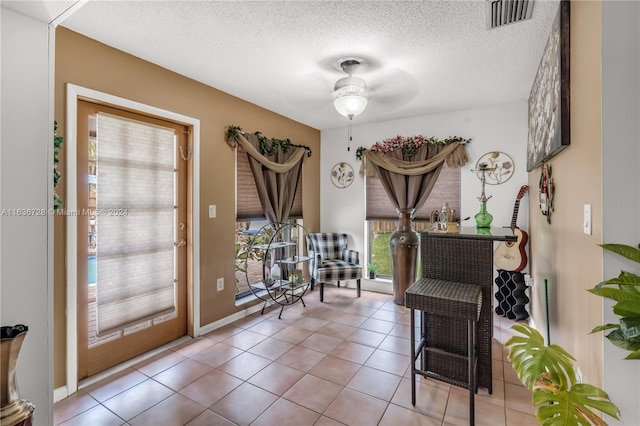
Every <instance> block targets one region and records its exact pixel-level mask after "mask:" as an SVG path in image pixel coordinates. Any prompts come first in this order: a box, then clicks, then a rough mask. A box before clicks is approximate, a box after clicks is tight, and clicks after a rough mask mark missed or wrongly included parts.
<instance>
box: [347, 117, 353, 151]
mask: <svg viewBox="0 0 640 426" xmlns="http://www.w3.org/2000/svg"><path fill="white" fill-rule="evenodd" d="M347 129H348V133H349V139H348V140H347V151H351V141H352V140H353V138H352V137H351V118H349V124H348V125H347Z"/></svg>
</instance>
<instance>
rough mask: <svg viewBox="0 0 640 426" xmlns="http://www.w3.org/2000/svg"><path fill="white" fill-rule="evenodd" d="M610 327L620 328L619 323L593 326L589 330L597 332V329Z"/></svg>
mask: <svg viewBox="0 0 640 426" xmlns="http://www.w3.org/2000/svg"><path fill="white" fill-rule="evenodd" d="M612 328H620V324H605V325H599V326H597V327H596V328H594V329H593V330H591V333H597V332H599V331H605V330H611V329H612Z"/></svg>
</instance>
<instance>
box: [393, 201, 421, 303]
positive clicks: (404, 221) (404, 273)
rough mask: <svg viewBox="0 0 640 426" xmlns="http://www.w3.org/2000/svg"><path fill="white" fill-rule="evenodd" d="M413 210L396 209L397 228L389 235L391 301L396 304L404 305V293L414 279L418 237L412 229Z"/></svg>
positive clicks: (418, 243)
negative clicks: (391, 278)
mask: <svg viewBox="0 0 640 426" xmlns="http://www.w3.org/2000/svg"><path fill="white" fill-rule="evenodd" d="M413 212H414V209H397V213H398V229H397V230H395V231H394V232H393V233H392V234H391V237H389V250H390V251H391V272H392V275H393V302H394V303H395V304H396V305H404V293H405V291H407V288H409V286H410V285H411V284H413V282H414V281H415V280H416V266H417V263H418V247H419V245H420V239H419V238H418V233H417V232H415V231H414V230H413V221H412V219H413Z"/></svg>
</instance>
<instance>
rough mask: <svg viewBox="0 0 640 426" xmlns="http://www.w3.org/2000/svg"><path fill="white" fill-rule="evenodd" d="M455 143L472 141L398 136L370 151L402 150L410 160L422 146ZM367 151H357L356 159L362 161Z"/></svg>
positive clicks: (377, 144) (458, 137) (374, 145)
mask: <svg viewBox="0 0 640 426" xmlns="http://www.w3.org/2000/svg"><path fill="white" fill-rule="evenodd" d="M454 142H461V143H463V144H468V143H469V142H471V139H465V138H462V137H460V136H449V137H448V138H446V139H443V140H439V139H438V138H436V137H434V136H431V137H430V138H426V137H424V136H422V135H417V136H405V137H402V136H396V137H395V138H389V139H385V140H383V141H381V142H376V143H375V144H373V146H372V147H371V148H370V149H371V151H375V152H382V153H386V152H392V151H395V150H396V149H401V150H402V154H403V156H404V157H405V158H409V159H410V158H411V157H413V156H414V155H415V153H416V151H417V150H418V148H420V147H421V146H422V145H449V144H452V143H454ZM366 150H367V148H365V147H363V146H361V147H359V148H358V149H356V159H358V160H362V157H363V155H364V152H365V151H366Z"/></svg>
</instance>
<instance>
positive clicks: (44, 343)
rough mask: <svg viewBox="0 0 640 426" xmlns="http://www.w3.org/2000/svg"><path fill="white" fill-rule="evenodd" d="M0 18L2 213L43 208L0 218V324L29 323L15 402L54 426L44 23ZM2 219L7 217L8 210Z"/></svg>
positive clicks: (6, 15)
mask: <svg viewBox="0 0 640 426" xmlns="http://www.w3.org/2000/svg"><path fill="white" fill-rule="evenodd" d="M0 11H1V12H0V13H1V15H2V16H1V17H0V19H1V24H2V25H1V43H2V45H1V50H2V64H1V84H2V104H1V118H2V119H1V123H2V124H1V135H2V136H1V145H0V165H1V167H0V209H1V210H3V211H4V209H42V210H39V213H40V214H41V213H42V212H43V211H44V212H45V214H44V215H39V216H30V217H26V216H12V215H11V214H9V213H7V214H3V215H2V216H1V217H0V235H1V238H0V241H1V244H0V294H1V296H2V297H1V299H2V300H1V302H0V306H1V311H0V320H1V322H2V325H3V326H9V325H15V324H19V323H22V324H26V325H27V326H28V327H29V332H28V333H27V336H26V338H25V340H24V343H23V345H22V350H21V352H20V356H19V358H18V365H17V381H18V386H19V391H20V396H21V397H23V398H25V399H27V400H29V401H31V402H33V403H34V404H35V406H36V411H35V416H36V418H35V424H37V425H47V424H52V423H53V417H52V415H53V374H52V363H53V350H52V342H51V341H50V338H51V336H52V335H53V333H52V330H53V328H52V324H51V321H50V319H51V318H53V316H52V314H51V312H52V300H53V297H52V293H51V285H50V284H51V280H50V266H49V263H48V260H49V257H48V252H49V244H50V242H48V238H47V236H48V235H49V230H50V227H49V225H50V223H51V221H50V217H49V216H47V214H46V211H47V209H48V208H49V207H50V206H51V202H50V200H49V194H50V192H49V187H50V182H51V179H52V178H51V175H52V169H51V168H52V165H53V164H52V162H53V160H52V157H50V155H51V152H50V149H51V147H50V145H52V144H53V123H52V120H51V117H50V112H51V110H52V109H51V108H50V107H51V106H52V103H51V102H50V97H49V93H50V92H49V89H50V88H49V61H48V60H49V30H48V24H47V23H44V22H40V21H36V20H33V19H31V18H27V17H25V16H23V15H20V14H17V13H15V12H12V11H10V10H7V9H5V8H2V9H0ZM5 212H6V211H5Z"/></svg>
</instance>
